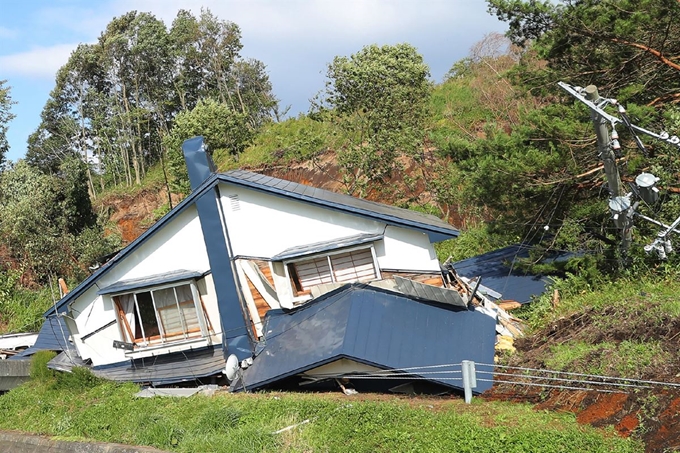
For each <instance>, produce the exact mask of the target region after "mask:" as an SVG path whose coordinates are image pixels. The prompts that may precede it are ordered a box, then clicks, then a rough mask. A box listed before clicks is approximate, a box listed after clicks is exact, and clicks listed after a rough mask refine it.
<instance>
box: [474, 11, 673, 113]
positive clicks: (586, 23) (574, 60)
mask: <svg viewBox="0 0 680 453" xmlns="http://www.w3.org/2000/svg"><path fill="white" fill-rule="evenodd" d="M487 1H488V3H489V11H490V12H492V13H495V14H496V15H497V16H498V18H499V19H501V20H503V21H506V22H508V24H509V26H510V30H509V31H508V36H509V37H510V38H511V39H512V40H513V42H515V43H516V44H520V45H527V44H529V43H530V44H531V45H532V46H533V48H534V49H535V50H537V51H538V52H539V56H540V57H542V58H544V59H546V60H547V61H548V64H549V70H550V71H551V74H546V75H544V77H543V78H542V79H543V80H547V81H548V82H549V83H554V80H555V79H556V78H564V79H567V80H568V81H569V82H571V83H573V84H578V85H582V86H586V85H588V84H595V85H597V86H599V87H600V88H601V89H602V90H603V92H610V93H620V94H619V96H620V97H621V98H624V97H625V98H627V99H629V100H631V101H635V102H638V103H651V104H659V103H664V102H668V101H672V102H678V101H680V86H679V85H678V84H677V80H678V77H680V61H678V55H680V2H678V1H677V0H561V1H551V0H550V1H549V0H544V1H537V0H487ZM532 77H534V78H536V74H533V75H532Z"/></svg>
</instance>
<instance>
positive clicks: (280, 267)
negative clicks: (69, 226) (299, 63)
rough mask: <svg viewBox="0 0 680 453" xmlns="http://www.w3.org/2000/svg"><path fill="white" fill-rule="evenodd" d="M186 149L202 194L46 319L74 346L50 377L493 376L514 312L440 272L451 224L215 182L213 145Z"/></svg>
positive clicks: (242, 385)
mask: <svg viewBox="0 0 680 453" xmlns="http://www.w3.org/2000/svg"><path fill="white" fill-rule="evenodd" d="M183 151H184V154H185V158H186V161H187V167H188V171H189V178H190V182H191V187H192V192H191V194H190V195H189V196H187V197H186V198H185V199H184V200H183V201H182V202H181V203H180V204H178V205H177V206H176V207H175V208H174V209H172V210H171V211H170V212H169V213H168V214H167V215H166V216H164V217H163V218H162V219H161V220H159V221H158V222H157V223H156V224H155V225H153V226H152V227H150V228H149V229H148V230H147V231H146V232H145V233H144V234H142V235H141V236H140V237H139V238H137V239H136V240H135V241H133V242H132V243H131V244H129V245H128V246H127V247H126V248H125V249H123V250H122V251H121V252H119V253H118V254H117V255H116V256H114V257H113V258H112V259H110V260H109V261H108V262H107V263H105V264H104V265H102V266H101V267H100V268H99V269H98V270H97V271H96V272H95V273H93V274H92V275H91V276H90V277H89V278H87V279H86V280H85V281H83V282H82V283H81V284H80V285H79V286H77V287H76V288H74V289H73V290H72V291H71V292H70V293H68V294H67V295H65V296H64V297H63V298H62V299H61V300H60V301H59V302H58V303H57V304H55V306H54V307H53V308H52V309H50V310H49V311H48V312H46V313H45V315H46V317H47V318H48V320H49V319H51V318H55V317H58V318H60V319H63V320H64V321H65V324H66V326H67V328H68V332H67V333H66V334H67V335H69V336H70V340H71V342H72V343H71V345H72V348H69V349H68V350H67V351H64V353H62V354H60V355H59V356H57V357H56V358H55V359H54V360H53V362H51V365H50V366H53V367H55V368H58V369H67V368H68V367H69V364H70V366H73V365H81V366H82V365H84V366H88V367H90V368H91V369H92V371H93V372H94V373H95V374H97V375H99V376H101V377H104V378H108V379H114V380H121V381H133V382H139V383H150V384H152V385H164V384H176V383H180V382H184V381H195V380H200V379H203V378H209V377H215V376H220V375H223V374H224V373H225V365H226V362H227V358H229V357H230V356H232V355H233V356H235V358H237V359H238V361H239V362H240V363H242V364H243V366H244V368H245V369H242V370H240V372H239V373H238V377H237V379H236V380H237V381H238V385H234V386H232V387H234V388H235V389H258V388H267V387H272V386H274V387H276V386H277V385H281V384H283V383H291V382H295V383H296V385H305V384H309V383H319V382H323V381H328V380H331V381H332V380H334V379H336V378H342V377H345V382H346V377H347V376H353V377H356V378H357V379H358V378H359V377H361V376H363V377H368V378H370V377H371V373H376V372H377V371H379V372H380V374H379V375H378V374H375V376H376V378H375V381H378V380H380V382H385V381H390V379H391V381H390V382H389V385H392V386H394V387H396V386H398V385H399V384H404V383H405V382H404V380H403V379H404V378H407V379H410V378H412V379H414V380H422V381H426V382H429V383H432V384H436V385H441V386H444V387H448V388H453V389H460V388H462V382H461V379H460V375H458V377H457V378H452V377H451V375H453V374H455V372H456V371H455V370H454V368H455V366H458V369H460V363H461V361H463V360H472V361H475V362H477V363H480V364H486V365H484V366H492V364H493V360H494V345H495V342H496V331H497V329H504V327H503V326H500V325H498V324H497V319H498V313H501V312H502V311H499V309H498V307H497V306H495V305H494V304H493V303H491V302H490V301H489V300H488V299H487V298H486V297H484V296H483V295H482V294H481V293H478V294H475V291H476V288H473V287H471V285H467V284H466V283H465V282H463V281H461V280H460V279H459V278H458V277H457V276H456V275H455V272H453V271H452V270H451V269H448V270H443V269H442V267H441V265H440V263H439V261H438V260H437V257H436V254H435V250H434V246H433V244H434V243H435V242H438V241H441V240H444V239H449V238H455V237H456V236H457V235H458V231H457V230H456V229H454V228H453V227H451V226H450V225H449V224H448V223H446V222H444V221H442V220H440V219H438V218H436V217H434V216H430V215H425V214H421V213H418V212H414V211H410V210H405V209H400V208H396V207H392V206H387V205H384V204H380V203H375V202H371V201H367V200H363V199H358V198H354V197H350V196H347V195H342V194H337V193H334V192H330V191H326V190H321V189H316V188H313V187H309V186H305V185H302V184H298V183H294V182H290V181H285V180H281V179H277V178H272V177H268V176H264V175H261V174H256V173H251V172H248V171H242V170H235V171H229V172H226V173H215V172H214V166H213V164H212V161H211V159H210V156H209V154H207V152H206V150H205V148H204V145H203V141H202V138H200V137H196V138H194V139H190V140H187V141H186V142H185V143H184V145H183ZM504 317H505V318H508V315H507V313H505V314H504ZM505 330H506V331H507V328H506V329H505ZM506 333H507V332H506ZM490 364H491V365H490ZM433 367H438V369H439V371H446V370H447V367H449V368H450V369H451V373H449V375H448V377H446V376H447V375H446V374H445V373H444V374H441V373H439V372H438V373H434V372H432V371H431V370H432V369H433ZM427 370H430V371H429V372H426V371H427ZM385 372H387V373H389V376H385ZM378 376H379V377H378ZM400 379H402V380H400ZM490 386H491V382H490V380H489V381H487V382H479V385H478V387H477V389H476V391H478V392H482V391H484V390H486V389H487V388H489V387H490Z"/></svg>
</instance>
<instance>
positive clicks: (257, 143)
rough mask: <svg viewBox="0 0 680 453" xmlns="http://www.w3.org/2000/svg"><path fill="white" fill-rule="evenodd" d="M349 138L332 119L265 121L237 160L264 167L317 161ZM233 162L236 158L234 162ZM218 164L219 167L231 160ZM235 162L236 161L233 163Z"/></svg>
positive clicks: (239, 162) (302, 118)
mask: <svg viewBox="0 0 680 453" xmlns="http://www.w3.org/2000/svg"><path fill="white" fill-rule="evenodd" d="M344 140H346V137H345V136H344V135H343V132H342V131H341V130H340V129H339V128H338V127H337V125H336V124H335V123H333V122H332V121H326V120H323V119H321V118H318V119H314V118H313V117H312V116H306V115H300V116H298V117H297V118H289V119H287V120H285V121H281V122H276V123H273V122H272V123H268V124H265V125H264V126H263V127H262V129H260V130H259V131H258V133H257V134H256V135H255V137H254V138H253V143H252V145H251V146H249V147H248V148H247V149H246V150H245V151H244V152H243V153H242V154H241V155H240V156H239V159H238V164H239V165H244V166H253V167H257V166H261V165H268V164H288V163H292V162H304V161H310V160H311V161H312V162H313V161H314V159H315V157H316V156H318V155H319V154H321V153H323V152H325V151H328V150H334V149H338V148H339V146H340V145H341V144H342V143H343V142H344ZM232 162H233V161H232ZM215 163H216V164H218V167H219V168H220V169H222V168H224V167H228V166H229V163H227V162H219V161H218V160H217V159H216V160H215ZM234 164H236V162H233V163H232V164H231V165H234Z"/></svg>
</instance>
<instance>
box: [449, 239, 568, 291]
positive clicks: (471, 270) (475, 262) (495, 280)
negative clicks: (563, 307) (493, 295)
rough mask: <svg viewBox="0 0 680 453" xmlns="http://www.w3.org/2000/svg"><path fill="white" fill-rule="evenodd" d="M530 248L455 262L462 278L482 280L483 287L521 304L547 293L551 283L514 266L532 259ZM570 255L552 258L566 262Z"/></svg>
mask: <svg viewBox="0 0 680 453" xmlns="http://www.w3.org/2000/svg"><path fill="white" fill-rule="evenodd" d="M530 248H531V247H530V246H528V245H522V244H514V245H510V246H508V247H503V248H501V249H498V250H494V251H492V252H489V253H484V254H483V255H478V256H475V257H472V258H468V259H465V260H461V261H458V262H456V263H453V268H454V269H455V270H456V272H457V273H458V275H462V276H463V277H467V278H475V277H480V276H481V277H482V285H484V286H486V287H488V288H491V289H492V290H494V291H497V292H499V293H500V294H501V295H502V296H503V299H505V300H514V301H516V302H519V303H521V304H524V303H527V302H530V301H531V297H532V296H538V295H540V294H543V292H545V290H546V286H547V285H548V284H549V283H550V280H549V279H548V277H546V276H544V275H536V274H531V273H529V272H526V271H524V270H522V269H519V266H517V265H513V263H514V262H515V261H516V260H517V259H518V258H528V257H529V250H530ZM567 256H571V254H569V253H562V254H558V255H557V256H555V257H552V258H550V259H552V260H555V259H563V258H566V257H567Z"/></svg>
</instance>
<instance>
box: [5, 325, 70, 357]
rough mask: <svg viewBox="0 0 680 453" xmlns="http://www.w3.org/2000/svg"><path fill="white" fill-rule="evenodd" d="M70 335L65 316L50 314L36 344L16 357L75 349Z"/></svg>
mask: <svg viewBox="0 0 680 453" xmlns="http://www.w3.org/2000/svg"><path fill="white" fill-rule="evenodd" d="M70 335H71V334H70V332H69V330H68V327H67V326H66V322H65V321H64V318H63V317H61V316H50V317H48V318H46V319H45V322H44V323H43V325H42V327H41V328H40V332H39V333H38V339H37V340H36V341H35V344H34V345H33V346H31V347H30V348H27V349H25V350H23V351H21V352H20V353H19V354H16V355H15V356H14V357H28V356H30V355H32V354H35V353H36V352H38V351H65V350H69V351H75V347H74V346H73V345H72V344H71V343H70V342H69V341H68V339H69V336H70Z"/></svg>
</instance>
